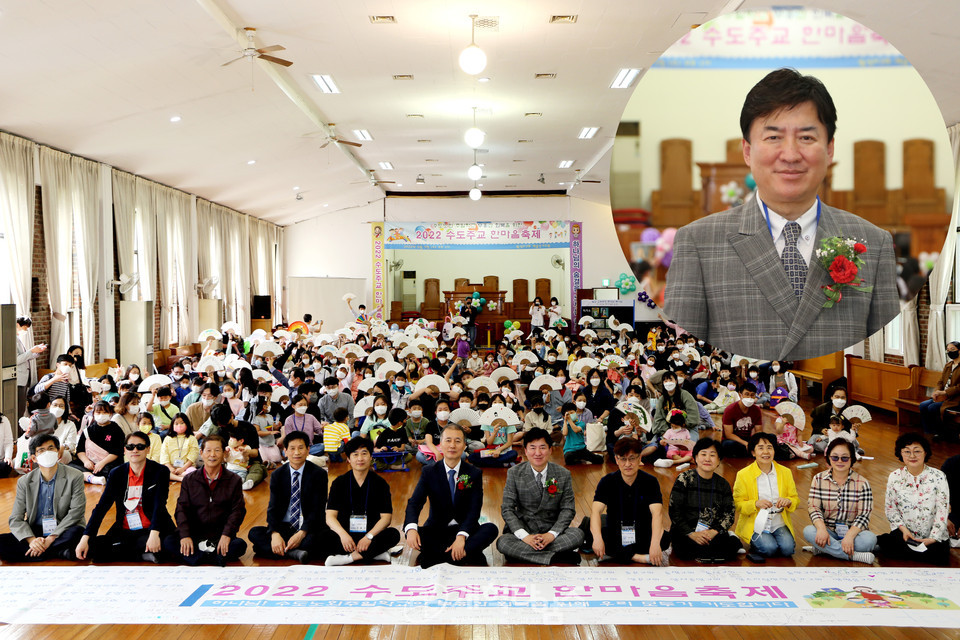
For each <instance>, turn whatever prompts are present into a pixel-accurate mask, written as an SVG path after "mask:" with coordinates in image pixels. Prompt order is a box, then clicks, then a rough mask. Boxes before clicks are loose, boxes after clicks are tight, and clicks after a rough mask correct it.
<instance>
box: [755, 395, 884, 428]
mask: <svg viewBox="0 0 960 640" xmlns="http://www.w3.org/2000/svg"><path fill="white" fill-rule="evenodd" d="M848 408H852V407H848ZM774 409H776V411H777V413H779V414H780V415H785V414H790V416H792V417H793V424H794V425H795V426H796V427H797V430H798V431H801V432H802V431H803V428H804V427H805V426H806V424H807V416H806V414H805V413H804V412H803V409H801V408H800V405H798V404H796V403H795V402H778V403H777V406H776V407H774ZM867 415H868V416H869V415H870V414H869V413H868V414H867Z"/></svg>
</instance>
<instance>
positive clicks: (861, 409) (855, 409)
mask: <svg viewBox="0 0 960 640" xmlns="http://www.w3.org/2000/svg"><path fill="white" fill-rule="evenodd" d="M781 404H783V403H782V402H779V403H777V408H778V409H779V408H780V405H781ZM840 415H842V416H843V417H844V418H846V419H847V420H853V419H854V418H859V419H860V422H870V421H871V420H873V417H872V416H871V415H870V411H868V410H867V408H866V407H865V406H863V405H862V404H852V405H850V406H849V407H847V408H846V409H844V410H843V413H842V414H840Z"/></svg>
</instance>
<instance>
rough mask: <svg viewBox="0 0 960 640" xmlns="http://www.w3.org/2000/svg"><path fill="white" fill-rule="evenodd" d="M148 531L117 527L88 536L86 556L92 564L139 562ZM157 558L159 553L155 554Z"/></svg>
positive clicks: (144, 549) (141, 558)
mask: <svg viewBox="0 0 960 640" xmlns="http://www.w3.org/2000/svg"><path fill="white" fill-rule="evenodd" d="M149 537H150V531H149V530H147V529H140V530H139V531H129V530H127V529H118V530H116V531H109V532H108V533H107V534H106V535H102V536H96V537H93V538H90V543H89V544H90V552H89V555H88V557H89V558H90V561H91V562H93V563H94V564H103V563H105V562H140V561H142V560H143V554H144V553H146V548H147V539H148V538H149ZM160 544H161V547H162V546H163V534H161V535H160ZM157 556H158V559H160V558H159V556H160V554H159V553H158V554H157Z"/></svg>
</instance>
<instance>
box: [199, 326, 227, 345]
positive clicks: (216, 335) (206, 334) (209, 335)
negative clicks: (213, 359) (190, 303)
mask: <svg viewBox="0 0 960 640" xmlns="http://www.w3.org/2000/svg"><path fill="white" fill-rule="evenodd" d="M222 337H223V335H222V334H221V333H220V332H219V331H217V330H216V329H204V330H203V331H201V332H200V335H199V336H198V337H197V342H199V343H201V344H202V343H204V342H206V341H207V340H219V339H220V338H222Z"/></svg>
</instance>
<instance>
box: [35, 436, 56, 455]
mask: <svg viewBox="0 0 960 640" xmlns="http://www.w3.org/2000/svg"><path fill="white" fill-rule="evenodd" d="M48 442H52V443H53V446H55V447H56V448H57V449H58V450H59V449H60V439H59V438H57V436H55V435H53V434H52V433H41V434H40V435H38V436H34V437H32V438H30V444H28V445H27V447H28V448H29V449H30V455H32V456H33V455H36V454H37V449H39V448H40V447H42V446H43V445H45V444H47V443H48Z"/></svg>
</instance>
